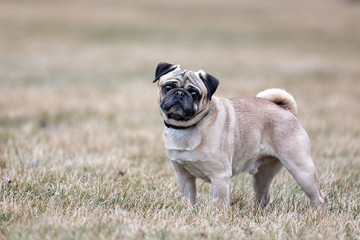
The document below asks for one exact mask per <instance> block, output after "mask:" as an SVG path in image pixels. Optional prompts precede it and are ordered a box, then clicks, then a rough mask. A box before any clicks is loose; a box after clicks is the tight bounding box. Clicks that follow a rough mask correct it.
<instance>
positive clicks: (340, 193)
mask: <svg viewBox="0 0 360 240" xmlns="http://www.w3.org/2000/svg"><path fill="white" fill-rule="evenodd" d="M161 61H165V62H169V63H174V64H175V63H176V64H181V65H182V66H183V67H184V68H187V69H193V70H198V69H203V70H205V71H207V72H208V73H210V74H212V75H214V76H216V77H217V78H219V79H220V85H219V88H218V90H217V92H216V93H215V95H217V96H220V97H229V98H230V97H235V96H255V95H256V94H257V93H258V92H259V91H262V90H264V89H267V88H273V87H280V88H285V89H286V90H287V91H289V92H290V93H291V94H292V95H293V96H294V97H295V100H296V101H297V105H298V109H299V111H298V112H299V114H298V119H299V121H300V123H301V124H302V126H303V127H304V128H305V129H306V131H307V132H308V134H309V136H310V139H311V146H312V156H313V159H314V162H315V165H316V167H317V171H318V176H319V182H320V187H321V189H322V190H323V191H324V192H325V193H326V194H327V197H328V202H329V209H331V211H332V213H330V214H329V213H327V215H326V214H325V216H324V215H323V214H322V213H321V214H320V215H321V216H320V215H314V212H312V211H309V208H310V203H309V201H308V200H307V198H306V197H305V196H304V194H303V192H302V191H301V190H300V189H299V187H298V186H297V185H296V183H295V182H294V180H293V178H292V177H291V176H290V174H289V173H287V172H286V171H283V172H282V173H281V174H280V176H279V178H278V180H277V179H275V181H274V184H273V187H272V188H271V191H272V192H271V195H272V196H274V201H275V203H274V205H272V207H271V208H270V209H265V210H264V212H261V211H260V212H258V210H257V208H256V207H255V206H254V205H253V202H254V199H253V197H254V196H253V194H252V192H253V190H252V187H251V177H250V176H249V175H245V174H243V175H239V176H237V177H234V178H233V179H232V183H233V185H232V186H233V187H232V195H231V196H232V197H231V202H232V203H234V205H233V210H234V211H233V214H236V216H234V215H231V214H230V215H229V217H228V218H227V217H225V215H224V218H218V217H217V219H213V218H212V216H213V213H212V212H211V210H209V209H208V208H205V209H208V210H209V211H208V212H207V210H205V212H204V211H203V210H199V211H198V212H197V211H195V212H194V211H191V213H190V211H187V209H186V208H182V207H181V201H180V198H178V195H176V194H177V191H176V181H175V176H174V173H173V171H172V170H171V168H170V164H169V163H168V160H167V158H166V156H165V151H164V149H163V141H162V131H163V129H164V126H163V121H162V119H161V117H160V111H159V107H158V105H157V101H156V87H157V86H156V84H153V83H152V81H153V79H154V72H155V68H156V66H157V64H158V62H161ZM359 106H360V4H359V1H350V0H317V1H312V0H301V1H295V0H293V1H285V0H274V1H265V0H263V1H261V0H222V1H219V0H209V1H205V0H199V1H192V0H181V1H165V0H154V1H140V0H132V1H125V0H101V1H95V0H61V1H55V0H0V239H1V238H2V236H5V238H6V237H9V239H54V238H55V239H72V238H76V239H78V238H83V239H123V238H126V236H132V238H131V239H142V238H145V237H146V236H148V237H149V238H150V239H151V238H166V236H170V238H178V239H184V236H195V237H194V238H197V237H196V236H197V235H196V234H198V233H199V231H202V232H200V235H198V236H200V237H201V236H203V238H207V237H206V236H208V235H207V234H208V233H209V234H212V235H209V239H212V238H211V236H215V237H213V238H214V239H219V238H228V239H231V236H233V238H235V239H236V238H238V237H239V236H244V237H245V235H246V237H247V236H249V235H251V234H253V235H252V236H253V239H259V238H260V239H262V238H265V239H266V238H270V239H282V238H284V239H286V238H287V239H292V238H299V236H302V237H303V238H305V239H314V238H315V239H316V238H323V239H346V238H353V239H356V236H358V235H356V234H358V221H357V220H356V219H358V215H359V204H358V202H359V201H358V199H359V191H358V190H359V183H360V181H359V179H360V172H359V171H356V170H358V169H359V168H360V158H359V156H360V145H359V142H360V124H359V119H360V107H359ZM198 186H199V188H198V192H199V202H200V206H208V203H209V202H210V201H211V186H210V184H204V183H203V182H202V181H199V184H198ZM295 192H298V193H299V194H294V193H295ZM244 193H251V194H244ZM201 204H203V205H201ZM171 209H172V210H171ZM199 209H203V208H202V207H200V208H199ZM239 209H240V211H239ZM299 210H300V211H299ZM144 213H145V214H144ZM187 213H188V214H187ZM289 213H290V214H289ZM238 214H240V216H238ZM226 216H227V215H226ZM238 217H240V218H239V220H238V221H235V220H234V219H237V218H238ZM208 218H210V219H211V220H209V219H208ZM304 219H305V220H304ZM213 220H214V221H215V222H214V221H213ZM191 221H195V222H196V224H194V225H192V224H189V223H190V222H191ZM345 223H346V224H345ZM239 229H240V231H239ZM241 229H242V230H241ZM244 229H245V230H244ZM269 229H270V231H269ZM124 232H125V233H124ZM352 232H354V233H352ZM170 233H171V234H170ZM121 234H125V235H124V236H125V237H124V236H123V235H121ZM126 234H128V235H126ZM146 234H148V235H146ZM151 234H153V235H151ZM157 234H158V235H157ZM159 234H160V235H159ZM189 234H190V235H189ZM191 234H193V235H191ZM194 234H195V235H194ZM239 234H242V235H239ZM304 234H305V235H304ZM119 236H120V237H119ZM121 236H122V237H121ZM151 236H155V237H151ZM156 236H158V237H156ZM224 236H225V237H224ZM226 236H228V237H226ZM304 236H305V237H304ZM200 237H199V238H200ZM281 237H282V238H281Z"/></svg>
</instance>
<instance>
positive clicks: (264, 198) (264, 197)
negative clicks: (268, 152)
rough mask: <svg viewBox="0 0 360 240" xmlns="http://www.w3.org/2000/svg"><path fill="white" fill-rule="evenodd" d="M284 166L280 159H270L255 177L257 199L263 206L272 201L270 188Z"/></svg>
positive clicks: (254, 184) (254, 185)
mask: <svg viewBox="0 0 360 240" xmlns="http://www.w3.org/2000/svg"><path fill="white" fill-rule="evenodd" d="M281 168H282V164H281V162H280V161H279V160H278V159H275V158H270V159H269V161H267V162H265V163H263V164H262V165H261V166H260V167H259V168H258V171H257V173H256V174H254V175H253V187H254V190H255V198H256V201H257V202H258V203H260V204H261V205H262V206H264V207H265V206H266V205H267V204H268V203H269V201H270V195H269V186H270V183H271V181H272V179H273V178H274V176H275V175H276V174H277V173H278V172H279V171H280V169H281Z"/></svg>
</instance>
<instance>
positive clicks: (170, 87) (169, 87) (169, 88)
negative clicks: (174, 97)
mask: <svg viewBox="0 0 360 240" xmlns="http://www.w3.org/2000/svg"><path fill="white" fill-rule="evenodd" d="M172 88H173V87H172V86H171V85H166V86H164V87H163V89H164V92H165V93H167V92H168V91H170V90H171V89H172Z"/></svg>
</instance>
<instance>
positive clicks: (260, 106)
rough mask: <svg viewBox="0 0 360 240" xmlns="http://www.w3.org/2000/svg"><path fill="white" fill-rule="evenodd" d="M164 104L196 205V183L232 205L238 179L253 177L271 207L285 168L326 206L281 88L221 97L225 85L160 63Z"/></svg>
mask: <svg viewBox="0 0 360 240" xmlns="http://www.w3.org/2000/svg"><path fill="white" fill-rule="evenodd" d="M157 81H158V88H157V100H158V103H159V105H160V109H161V115H162V118H163V120H164V125H165V131H164V134H163V139H164V143H165V150H166V154H167V157H168V158H169V160H170V164H171V167H172V169H173V170H174V172H175V176H176V179H177V183H178V188H179V191H180V193H181V194H182V195H183V196H184V198H185V199H188V200H189V201H190V202H191V203H192V204H195V201H196V183H195V182H196V181H195V180H196V179H197V178H200V179H202V180H204V181H206V182H210V183H211V184H212V190H213V201H214V202H215V203H222V204H226V205H229V204H230V182H231V180H230V179H231V177H232V176H235V175H237V174H239V173H242V172H245V173H250V174H251V175H252V176H253V177H252V178H253V188H254V190H255V199H256V201H257V202H258V203H260V204H261V205H263V206H266V205H267V204H268V203H269V200H270V196H269V185H270V183H271V181H272V179H273V178H274V176H275V175H276V174H277V173H278V172H279V171H280V170H281V169H282V167H283V166H284V167H285V168H286V169H287V170H288V171H289V172H290V174H291V175H292V176H293V177H294V179H295V180H296V182H297V183H298V184H299V186H300V187H301V189H302V190H303V191H304V192H305V193H306V195H307V196H308V197H309V198H310V200H311V202H312V203H313V205H314V206H316V207H317V208H321V207H323V206H324V205H325V195H324V193H323V192H322V191H321V190H320V188H319V184H318V181H317V177H316V170H315V166H314V163H313V160H312V158H311V156H310V142H309V137H308V135H307V133H306V132H305V130H304V129H303V128H302V127H301V125H300V123H299V122H298V120H297V118H296V115H297V105H296V102H295V100H294V98H293V96H292V95H290V94H289V93H288V92H286V91H285V90H282V89H268V90H265V91H262V92H260V93H258V94H257V95H256V97H241V98H232V99H225V98H220V97H215V96H213V94H214V93H215V91H216V89H217V87H218V85H219V80H218V79H217V78H216V77H214V76H212V75H210V74H208V73H206V72H204V71H202V70H199V71H193V70H186V69H183V68H182V67H181V66H180V65H173V64H169V63H165V62H161V63H159V64H158V66H157V68H156V71H155V79H154V81H153V82H154V83H155V82H157Z"/></svg>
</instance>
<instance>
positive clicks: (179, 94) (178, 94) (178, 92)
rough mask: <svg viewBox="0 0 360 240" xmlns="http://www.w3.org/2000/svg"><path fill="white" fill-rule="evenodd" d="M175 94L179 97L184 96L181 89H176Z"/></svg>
mask: <svg viewBox="0 0 360 240" xmlns="http://www.w3.org/2000/svg"><path fill="white" fill-rule="evenodd" d="M175 94H176V95H177V96H179V97H184V96H185V93H184V92H183V91H181V90H178V91H176V92H175Z"/></svg>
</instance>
